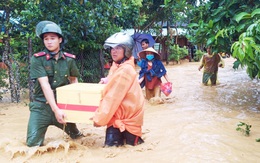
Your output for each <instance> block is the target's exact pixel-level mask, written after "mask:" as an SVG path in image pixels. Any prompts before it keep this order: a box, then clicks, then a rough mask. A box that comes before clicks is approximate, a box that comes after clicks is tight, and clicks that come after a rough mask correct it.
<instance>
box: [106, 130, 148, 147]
mask: <svg viewBox="0 0 260 163" xmlns="http://www.w3.org/2000/svg"><path fill="white" fill-rule="evenodd" d="M141 143H144V141H143V139H142V138H140V137H139V136H136V135H133V134H131V133H130V132H128V131H126V130H125V131H124V132H120V130H119V129H118V128H114V127H113V126H110V127H109V128H107V130H106V140H105V146H122V145H124V144H129V145H133V146H135V145H138V144H141Z"/></svg>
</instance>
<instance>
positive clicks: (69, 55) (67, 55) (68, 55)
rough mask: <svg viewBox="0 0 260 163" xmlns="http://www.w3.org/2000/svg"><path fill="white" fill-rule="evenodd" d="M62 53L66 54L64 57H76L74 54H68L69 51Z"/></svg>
mask: <svg viewBox="0 0 260 163" xmlns="http://www.w3.org/2000/svg"><path fill="white" fill-rule="evenodd" d="M64 55H65V56H66V57H70V58H74V59H75V58H76V56H75V55H73V54H70V53H67V52H64Z"/></svg>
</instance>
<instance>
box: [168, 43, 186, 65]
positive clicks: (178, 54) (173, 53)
mask: <svg viewBox="0 0 260 163" xmlns="http://www.w3.org/2000/svg"><path fill="white" fill-rule="evenodd" d="M169 48H170V51H169V60H170V61H177V62H179V61H180V60H181V59H182V58H184V57H185V56H187V55H188V54H189V53H188V49H186V48H180V47H179V46H178V45H176V44H175V45H173V46H169Z"/></svg>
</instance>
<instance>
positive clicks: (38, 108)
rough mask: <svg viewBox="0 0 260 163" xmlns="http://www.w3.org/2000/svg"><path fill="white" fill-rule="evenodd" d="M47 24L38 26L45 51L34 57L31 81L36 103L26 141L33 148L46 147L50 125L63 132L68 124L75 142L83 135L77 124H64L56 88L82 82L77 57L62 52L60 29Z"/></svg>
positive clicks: (32, 104)
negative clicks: (46, 137)
mask: <svg viewBox="0 0 260 163" xmlns="http://www.w3.org/2000/svg"><path fill="white" fill-rule="evenodd" d="M45 22H46V21H42V22H40V23H38V25H37V26H36V30H37V31H36V33H37V32H38V34H39V37H40V38H41V39H42V40H43V43H44V46H45V49H44V50H43V51H42V52H39V53H36V54H34V55H33V56H32V58H31V68H30V78H31V80H33V81H34V83H35V84H34V100H33V101H32V102H31V103H30V104H29V109H30V118H29V122H28V129H27V141H26V143H27V145H28V146H29V147H31V146H42V145H43V142H44V138H45V133H46V131H47V128H48V126H49V125H55V126H57V127H58V128H60V129H63V127H64V125H65V132H66V133H67V134H68V135H69V136H70V137H71V138H72V139H76V138H78V137H81V136H83V135H82V133H81V132H80V131H79V130H78V129H77V127H76V124H74V123H66V122H65V121H64V117H65V114H64V112H63V111H62V110H60V109H59V108H58V106H57V104H56V91H55V90H56V88H58V87H60V86H64V85H67V84H70V83H77V82H78V79H77V77H79V71H78V69H77V66H76V62H75V60H74V59H75V56H74V55H72V54H69V53H66V52H62V51H61V44H62V43H63V41H64V38H63V35H62V31H61V29H60V27H59V26H58V25H57V24H55V23H54V22H50V21H48V23H45ZM37 27H38V28H37ZM39 29H40V32H39Z"/></svg>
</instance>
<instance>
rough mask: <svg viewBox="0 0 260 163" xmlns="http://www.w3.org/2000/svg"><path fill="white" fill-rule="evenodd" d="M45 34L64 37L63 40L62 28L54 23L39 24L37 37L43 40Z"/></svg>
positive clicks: (43, 22) (44, 22)
mask: <svg viewBox="0 0 260 163" xmlns="http://www.w3.org/2000/svg"><path fill="white" fill-rule="evenodd" d="M45 33H56V34H57V35H59V37H62V40H63V35H62V31H61V29H60V27H59V26H58V25H57V24H56V23H54V22H52V21H41V22H40V23H38V24H37V26H36V35H37V36H39V37H40V38H41V39H43V35H44V34H45Z"/></svg>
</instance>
